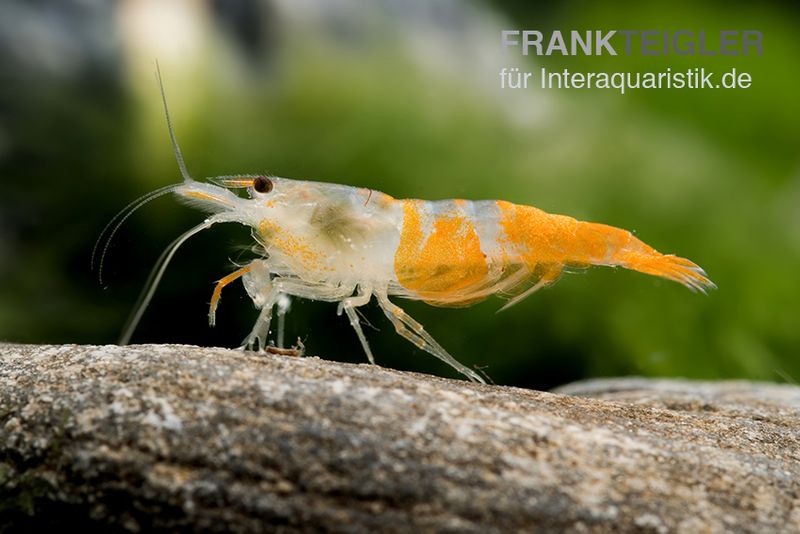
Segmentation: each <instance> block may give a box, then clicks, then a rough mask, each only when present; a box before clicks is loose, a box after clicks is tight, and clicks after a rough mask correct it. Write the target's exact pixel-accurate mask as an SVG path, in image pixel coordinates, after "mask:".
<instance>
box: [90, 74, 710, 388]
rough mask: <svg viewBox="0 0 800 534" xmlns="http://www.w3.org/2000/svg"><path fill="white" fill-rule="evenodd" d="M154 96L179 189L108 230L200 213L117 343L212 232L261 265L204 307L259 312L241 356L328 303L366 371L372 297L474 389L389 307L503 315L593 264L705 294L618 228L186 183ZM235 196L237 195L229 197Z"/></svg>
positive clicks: (336, 193)
mask: <svg viewBox="0 0 800 534" xmlns="http://www.w3.org/2000/svg"><path fill="white" fill-rule="evenodd" d="M159 82H160V75H159ZM162 98H163V99H164V109H165V113H166V117H167V124H168V126H169V133H170V139H171V142H172V145H173V149H174V151H175V156H176V159H177V162H178V167H179V169H180V171H181V175H182V176H183V182H182V183H180V184H177V185H175V186H172V187H169V188H163V189H162V190H159V191H158V192H157V194H156V193H151V194H150V195H146V196H145V197H144V198H143V200H142V201H138V202H134V203H131V205H129V206H130V207H131V208H130V209H127V208H126V209H125V210H123V212H121V213H120V215H119V216H118V217H116V218H115V220H113V221H112V223H110V224H109V227H110V228H111V233H110V235H111V236H113V234H114V232H115V231H116V229H117V228H118V227H119V225H120V224H122V222H123V221H124V220H125V219H126V218H127V217H128V216H129V215H130V213H132V211H133V210H135V209H137V208H138V207H139V206H141V205H142V204H143V203H145V202H147V201H149V200H150V199H152V198H155V197H157V196H160V195H161V194H164V193H166V192H173V193H175V194H176V195H177V196H178V197H179V199H181V200H182V201H183V202H186V203H188V204H190V205H192V206H194V207H197V208H199V209H201V210H203V211H206V212H208V213H210V215H209V217H208V218H207V219H206V220H205V221H204V222H203V223H201V224H199V225H198V226H196V227H194V228H192V229H191V230H189V231H187V232H186V233H184V234H183V235H182V236H180V237H179V238H178V239H176V240H175V241H174V242H173V244H172V245H170V247H168V248H167V250H165V251H164V253H163V254H162V257H161V259H159V261H158V262H157V264H156V267H155V268H154V270H153V274H152V275H151V279H150V281H149V282H148V284H147V286H146V288H145V291H144V292H143V294H142V298H141V300H140V305H139V306H138V307H137V308H136V310H135V313H134V314H133V316H132V319H131V321H130V322H129V326H128V328H127V329H126V331H125V333H124V334H123V337H122V340H121V342H123V343H125V342H127V341H128V340H129V338H130V335H131V333H132V332H133V329H134V328H135V327H136V324H137V322H138V321H139V319H140V317H141V316H142V313H143V312H144V310H145V308H146V307H147V304H148V302H149V301H150V298H151V297H152V295H153V293H154V291H155V288H156V286H157V284H158V282H159V280H160V278H161V276H162V275H163V273H164V271H165V269H166V267H167V265H168V263H169V261H170V259H171V258H172V256H173V255H174V254H175V252H176V250H177V249H178V247H180V245H181V244H182V243H184V242H185V241H186V240H187V239H189V238H190V237H191V236H193V235H195V234H197V233H198V232H201V231H203V230H205V229H208V228H210V227H211V226H212V225H214V224H217V223H222V222H236V223H240V224H243V225H246V226H249V227H251V228H252V235H253V238H254V239H255V240H256V242H257V243H258V247H256V250H259V251H260V252H261V257H259V258H258V259H255V260H253V261H251V262H250V263H248V264H247V265H244V266H242V267H240V268H239V269H238V270H236V271H235V272H233V273H231V274H229V275H227V276H225V277H223V278H222V279H221V280H219V281H218V283H217V286H216V288H215V289H214V292H213V294H212V297H211V306H210V309H209V323H210V324H211V325H213V324H214V322H215V317H216V310H217V305H218V303H219V300H220V298H221V295H222V290H223V288H224V287H225V286H226V285H228V284H230V283H232V282H234V281H236V280H238V279H239V278H241V279H242V282H243V284H244V287H245V289H246V290H247V293H248V295H249V296H250V297H251V298H252V300H253V302H254V304H255V305H256V307H257V308H258V309H259V310H260V312H259V315H258V319H257V320H256V322H255V325H254V326H253V329H252V331H251V332H250V334H249V335H248V337H247V339H246V340H245V343H244V347H246V348H251V349H256V348H257V349H261V350H263V349H264V348H265V347H266V345H267V336H268V334H269V331H270V324H271V322H272V314H273V309H274V308H275V307H276V306H277V309H278V312H279V313H281V311H282V310H284V309H285V303H286V301H287V296H288V297H299V298H305V299H311V300H319V301H329V302H338V303H339V307H338V313H339V314H341V313H343V312H344V313H345V314H346V315H347V317H348V319H349V321H350V324H351V325H352V327H353V329H354V330H355V332H356V335H357V336H358V339H359V340H360V342H361V345H362V347H363V348H364V351H365V353H366V355H367V358H368V359H369V361H370V362H372V363H374V362H375V359H374V358H373V355H372V352H371V351H370V348H369V344H368V342H367V339H366V337H365V336H364V333H363V331H362V329H361V325H360V322H359V319H358V315H357V313H356V311H355V309H356V308H357V307H359V306H363V305H365V304H367V303H368V302H370V301H371V300H372V299H373V298H375V300H376V301H377V303H378V305H379V306H380V308H381V310H383V312H384V314H385V315H386V317H387V318H388V319H389V321H390V322H391V323H392V325H393V326H394V328H395V330H396V331H397V333H398V334H400V335H401V336H402V337H404V338H406V339H407V340H409V341H411V342H412V343H414V344H415V345H416V346H417V347H419V348H421V349H423V350H425V351H427V352H429V353H430V354H432V355H434V356H436V357H437V358H439V359H441V360H442V361H444V362H446V363H448V364H449V365H451V366H452V367H453V368H454V369H456V370H457V371H459V372H460V373H462V374H463V375H465V376H466V377H468V378H469V379H470V380H474V381H477V382H483V379H482V378H481V376H480V375H478V374H477V373H476V372H475V371H473V370H472V369H469V368H468V367H465V366H464V365H462V364H460V363H459V362H458V361H456V360H455V359H454V358H453V357H452V356H450V354H448V353H447V351H446V350H445V349H444V348H442V346H441V345H439V344H438V343H437V342H436V341H435V340H434V339H433V337H431V335H430V334H428V332H427V331H426V330H425V329H424V328H423V327H422V325H421V324H419V323H418V322H417V321H415V320H414V319H412V318H411V317H410V316H409V315H408V314H407V313H405V312H404V311H403V310H402V309H401V308H400V307H399V306H397V305H396V304H394V303H393V302H392V301H390V300H389V297H390V296H399V297H403V298H407V299H414V300H422V301H424V302H427V303H428V304H432V305H435V306H468V305H470V304H473V303H475V302H478V301H480V300H483V299H485V298H487V297H489V296H491V295H498V296H500V297H503V298H506V299H508V302H507V304H506V305H505V306H504V308H505V307H508V306H511V305H513V304H515V303H517V302H519V301H520V300H522V299H523V298H525V297H527V296H529V295H530V294H532V293H533V292H535V291H536V290H538V289H541V288H543V287H545V286H547V285H550V284H552V283H554V282H555V281H556V280H557V279H558V278H559V276H560V275H561V273H562V272H563V271H564V269H566V268H569V267H588V266H592V265H606V266H620V267H625V268H627V269H631V270H634V271H639V272H642V273H646V274H649V275H654V276H660V277H662V278H666V279H669V280H673V281H676V282H679V283H681V284H683V285H685V286H687V287H688V288H689V289H692V290H696V291H701V292H705V291H706V290H707V289H710V288H714V287H715V286H714V284H713V283H712V282H711V280H709V278H708V277H707V276H706V274H705V272H703V270H702V269H701V268H700V267H699V266H697V265H695V264H694V263H692V262H691V261H689V260H687V259H684V258H680V257H677V256H673V255H665V254H661V253H660V252H658V251H656V250H655V249H653V248H651V247H650V246H648V245H646V244H645V243H643V242H642V241H640V240H639V239H637V238H636V237H634V236H633V235H632V234H631V233H630V232H628V231H626V230H622V229H619V228H614V227H611V226H606V225H603V224H597V223H589V222H582V221H578V220H576V219H573V218H572V217H566V216H562V215H551V214H548V213H545V212H544V211H542V210H539V209H537V208H533V207H530V206H521V205H516V204H512V203H510V202H504V201H493V200H492V201H488V200H487V201H477V202H473V201H468V200H441V201H424V200H397V199H394V198H392V197H391V196H389V195H386V194H384V193H381V192H378V191H374V190H370V189H365V188H356V187H350V186H346V185H338V184H329V183H321V182H310V181H301V180H291V179H287V178H278V177H267V176H261V175H257V176H255V175H251V176H245V175H234V176H221V177H217V178H211V179H210V181H211V182H212V183H201V182H198V181H195V180H193V179H192V178H191V177H190V176H189V173H188V171H187V170H186V166H185V164H184V161H183V156H182V155H181V151H180V148H179V147H178V143H177V141H176V139H175V133H174V130H173V128H172V124H171V121H170V119H169V111H168V110H167V106H166V98H164V94H163V87H162ZM242 189H245V190H246V192H247V195H246V196H240V195H239V194H236V193H235V191H240V190H242ZM115 221H118V222H116V225H114V222H115ZM109 227H107V228H109ZM109 239H110V237H109ZM107 247H108V245H107V244H106V246H105V247H103V249H102V250H103V251H105V249H107ZM101 263H102V258H101ZM279 338H280V335H279Z"/></svg>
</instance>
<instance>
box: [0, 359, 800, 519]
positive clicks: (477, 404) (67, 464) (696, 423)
mask: <svg viewBox="0 0 800 534" xmlns="http://www.w3.org/2000/svg"><path fill="white" fill-rule="evenodd" d="M0 450H1V452H0V528H3V527H12V528H15V529H20V530H21V529H23V528H31V527H42V526H48V525H58V526H59V527H60V528H61V529H63V528H64V527H65V526H67V525H72V526H79V527H92V528H103V529H122V530H131V531H137V530H145V531H146V530H151V529H154V528H163V529H169V530H200V529H203V530H224V531H230V530H233V531H263V530H270V531H274V530H286V531H291V530H333V531H364V530H389V531H398V530H409V529H411V528H416V529H421V530H425V531H429V530H436V531H475V532H492V531H506V530H530V529H531V528H533V527H538V530H542V531H560V530H570V531H576V532H605V531H611V530H622V531H642V532H670V531H679V532H681V531H682V532H722V531H730V530H734V531H753V532H766V531H773V532H774V531H787V530H800V388H798V387H795V386H778V385H767V384H752V383H744V382H721V383H694V382H687V381H665V380H657V381H653V380H644V379H614V380H599V381H590V382H584V383H578V384H573V385H570V386H566V387H564V388H561V390H560V391H559V392H558V393H543V392H537V391H526V390H521V389H514V388H508V387H498V386H483V385H476V384H470V383H467V382H462V381H455V380H446V379H441V378H436V377H433V376H421V375H415V374H410V373H402V372H397V371H392V370H388V369H383V368H380V367H376V366H369V365H348V364H340V363H335V362H328V361H323V360H320V359H317V358H296V357H295V358H293V357H287V356H274V355H263V356H262V355H255V354H246V353H243V352H239V351H232V350H224V349H208V348H197V347H188V346H160V345H140V346H131V347H116V346H105V347H94V346H26V345H0Z"/></svg>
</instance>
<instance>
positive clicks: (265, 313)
mask: <svg viewBox="0 0 800 534" xmlns="http://www.w3.org/2000/svg"><path fill="white" fill-rule="evenodd" d="M256 272H257V271H255V270H253V271H251V272H250V273H247V274H246V275H245V276H246V277H247V276H251V275H254V273H256ZM245 281H246V285H247V286H250V287H253V285H254V283H253V282H254V281H253V280H252V279H248V278H246V279H245ZM263 286H264V287H267V288H268V290H267V291H266V292H264V293H262V294H261V295H259V296H260V297H261V298H259V301H262V302H263V305H262V307H261V313H260V314H259V315H258V319H256V323H255V325H253V329H252V331H251V332H250V334H249V335H248V336H247V338H246V339H245V342H244V344H243V345H242V347H241V348H247V349H253V347H254V346H256V344H257V345H258V347H259V349H260V350H263V349H264V347H265V346H266V343H267V336H268V334H269V327H270V323H271V322H272V308H273V307H274V306H275V304H277V302H278V300H279V299H280V297H281V295H282V294H285V295H291V296H294V297H300V298H306V299H314V300H325V301H329V302H331V301H337V300H340V299H342V298H345V297H347V296H349V295H352V294H353V290H354V289H355V288H353V287H352V286H349V287H348V286H335V285H325V284H309V283H307V282H303V281H301V280H298V279H294V278H275V279H273V280H271V281H270V280H269V279H267V280H265V281H263ZM262 299H263V300H262Z"/></svg>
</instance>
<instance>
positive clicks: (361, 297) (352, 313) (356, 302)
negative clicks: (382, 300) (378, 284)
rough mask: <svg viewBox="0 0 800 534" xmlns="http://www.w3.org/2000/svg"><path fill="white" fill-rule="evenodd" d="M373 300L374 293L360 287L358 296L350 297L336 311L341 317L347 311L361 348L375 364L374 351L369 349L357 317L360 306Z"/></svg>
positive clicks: (370, 361)
mask: <svg viewBox="0 0 800 534" xmlns="http://www.w3.org/2000/svg"><path fill="white" fill-rule="evenodd" d="M371 298H372V291H369V290H365V289H364V288H363V287H362V286H358V294H357V295H356V296H354V297H348V298H346V299H344V300H343V301H341V302H340V303H339V308H338V309H337V310H336V315H341V314H342V310H344V311H345V313H346V314H347V318H348V319H350V326H352V327H353V329H354V330H355V331H356V335H357V336H358V340H359V341H360V342H361V347H362V348H363V349H364V352H365V353H366V354H367V359H368V360H369V363H371V364H373V365H374V364H375V357H374V356H373V355H372V351H371V350H370V348H369V343H367V338H366V337H365V336H364V331H363V330H361V323H360V321H359V320H358V315H356V310H355V308H357V307H358V306H363V305H364V304H367V303H368V302H369V301H370V299H371Z"/></svg>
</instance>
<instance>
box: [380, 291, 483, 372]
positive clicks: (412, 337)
mask: <svg viewBox="0 0 800 534" xmlns="http://www.w3.org/2000/svg"><path fill="white" fill-rule="evenodd" d="M375 296H376V298H377V299H378V304H379V305H380V307H381V309H382V310H383V313H384V314H386V317H388V318H389V320H390V321H391V322H392V324H393V325H394V328H395V330H396V331H397V333H398V334H400V335H401V336H403V337H404V338H406V339H407V340H409V341H410V342H411V343H413V344H414V345H416V346H417V347H419V348H421V349H422V350H424V351H426V352H428V353H430V354H432V355H433V356H436V357H437V358H439V359H440V360H442V361H443V362H445V363H446V364H448V365H450V366H451V367H452V368H453V369H455V370H456V371H458V372H459V373H461V374H463V375H464V376H466V377H467V378H469V379H470V380H472V381H473V382H480V383H482V384H485V383H486V382H485V381H484V380H483V378H481V376H480V375H479V374H478V373H476V372H475V371H473V370H472V369H470V368H469V367H466V366H465V365H462V364H461V363H459V362H458V360H456V359H455V358H453V357H452V356H450V354H449V353H448V352H447V351H446V350H445V349H444V348H443V347H442V346H441V345H439V343H437V342H436V340H435V339H433V337H432V336H431V335H430V334H429V333H428V332H426V331H425V329H424V328H423V327H422V325H421V324H419V323H418V322H417V321H415V320H414V319H413V318H411V316H410V315H408V314H407V313H406V312H405V311H404V310H403V309H402V308H401V307H400V306H397V305H396V304H394V303H393V302H392V301H390V300H389V297H388V296H387V295H385V294H381V293H376V294H375Z"/></svg>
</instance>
